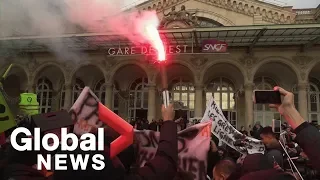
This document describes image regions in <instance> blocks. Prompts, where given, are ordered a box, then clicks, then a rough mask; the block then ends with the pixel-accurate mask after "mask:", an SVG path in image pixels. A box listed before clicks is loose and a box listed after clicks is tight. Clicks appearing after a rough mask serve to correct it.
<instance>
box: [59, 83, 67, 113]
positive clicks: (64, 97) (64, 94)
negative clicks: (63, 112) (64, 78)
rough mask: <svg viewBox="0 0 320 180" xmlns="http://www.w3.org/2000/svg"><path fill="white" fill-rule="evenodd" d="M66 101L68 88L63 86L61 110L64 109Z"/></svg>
mask: <svg viewBox="0 0 320 180" xmlns="http://www.w3.org/2000/svg"><path fill="white" fill-rule="evenodd" d="M65 99H66V87H65V85H62V88H61V93H60V109H63V108H64V101H65Z"/></svg>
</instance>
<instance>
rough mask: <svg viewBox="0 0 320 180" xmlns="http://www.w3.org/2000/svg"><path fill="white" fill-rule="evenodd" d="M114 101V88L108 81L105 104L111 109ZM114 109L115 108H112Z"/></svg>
mask: <svg viewBox="0 0 320 180" xmlns="http://www.w3.org/2000/svg"><path fill="white" fill-rule="evenodd" d="M112 101H113V89H112V84H109V83H107V84H106V96H105V100H104V102H105V106H107V107H108V108H109V109H112V108H113V107H112V104H113V103H112ZM112 110H113V109H112Z"/></svg>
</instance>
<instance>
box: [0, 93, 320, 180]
mask: <svg viewBox="0 0 320 180" xmlns="http://www.w3.org/2000/svg"><path fill="white" fill-rule="evenodd" d="M275 90H277V91H280V93H281V95H282V96H283V100H282V104H276V105H274V104H271V105H270V107H271V108H276V109H277V110H278V111H279V112H280V113H281V115H282V116H283V117H284V119H285V120H286V122H284V123H283V125H282V129H283V133H281V134H276V133H274V132H273V131H272V128H271V127H269V126H267V127H262V126H261V124H260V123H259V122H256V124H254V125H253V127H252V128H251V127H248V129H247V130H248V131H247V130H246V128H245V127H241V128H240V129H239V131H240V132H242V133H243V134H245V135H248V136H252V137H254V138H256V139H260V140H261V141H262V142H263V143H264V145H265V146H266V151H265V153H264V154H250V155H246V156H242V155H241V154H240V153H238V152H237V151H235V150H233V149H231V148H230V147H228V146H226V145H224V144H223V143H221V142H219V139H218V138H216V137H215V136H213V135H212V140H211V142H210V150H209V151H208V156H207V175H208V179H214V180H237V179H240V180H255V179H259V180H269V179H270V180H271V179H272V180H273V179H275V180H291V179H300V177H299V176H298V174H297V173H296V172H294V171H293V168H292V166H291V165H290V163H289V159H288V158H291V159H292V160H293V161H294V162H295V164H296V165H297V167H298V169H299V171H300V173H301V174H302V175H303V178H305V179H318V178H319V176H318V173H317V171H319V170H320V153H319V152H320V133H319V129H318V126H317V125H316V124H314V123H313V124H310V123H308V122H307V121H306V120H304V119H303V118H302V117H301V115H300V114H299V112H298V111H297V110H296V108H295V106H294V97H293V94H292V93H291V92H287V91H286V90H284V89H282V88H279V87H276V88H275ZM174 119H175V112H174V108H173V106H172V105H170V106H169V107H167V108H165V107H162V119H161V120H153V121H152V122H151V123H148V121H147V120H145V119H141V120H140V119H137V120H136V121H132V122H130V123H131V124H132V125H133V126H134V127H135V128H136V129H138V130H143V129H150V130H153V131H160V141H159V145H158V149H157V152H156V155H155V157H154V158H153V159H152V160H150V161H149V162H148V163H146V164H145V166H144V167H138V168H132V167H134V163H135V150H134V147H133V146H130V147H129V148H127V149H126V150H125V151H123V152H121V153H120V154H119V155H118V156H117V157H116V158H114V159H110V158H108V157H106V158H105V164H107V165H106V168H105V169H103V170H101V171H94V170H93V169H87V170H86V171H82V170H72V171H69V170H68V171H56V172H54V173H53V175H51V176H48V177H45V176H43V174H41V173H40V172H39V171H37V170H35V169H34V168H32V165H33V164H35V159H33V157H34V154H32V152H17V151H15V150H13V149H12V147H11V146H10V145H7V147H5V146H2V147H1V148H0V155H1V156H0V180H29V179H30V180H52V179H54V180H64V179H66V180H67V179H68V180H69V179H94V180H100V179H101V180H102V179H103V180H106V179H110V180H111V179H114V180H120V179H121V180H123V179H127V180H131V179H135V180H172V179H175V180H176V179H183V180H185V179H188V177H189V176H187V175H186V174H184V173H178V172H177V169H178V168H177V167H178V151H177V149H178V147H177V146H178V139H177V131H179V130H182V129H185V128H186V127H187V126H188V124H190V122H188V121H187V120H185V119H183V118H178V119H177V120H174ZM193 123H197V122H193ZM108 132H109V131H108ZM110 132H112V131H110ZM110 132H109V133H108V134H107V141H108V142H109V143H110V142H111V141H112V140H114V139H115V138H117V136H115V135H114V134H112V133H110ZM281 145H284V147H285V148H282V146H281ZM285 151H287V152H288V153H289V155H290V157H288V156H287V155H286V153H285ZM94 153H95V152H92V155H94ZM97 153H98V152H97ZM72 154H75V155H77V154H84V152H82V151H81V150H80V149H77V150H75V151H74V152H72ZM90 159H91V158H90ZM67 165H68V167H69V166H70V167H71V163H70V162H69V161H68V163H67ZM186 173H187V172H186Z"/></svg>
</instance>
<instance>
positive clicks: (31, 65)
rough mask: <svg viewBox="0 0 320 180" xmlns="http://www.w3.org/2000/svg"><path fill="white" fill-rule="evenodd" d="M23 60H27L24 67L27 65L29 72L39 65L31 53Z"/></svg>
mask: <svg viewBox="0 0 320 180" xmlns="http://www.w3.org/2000/svg"><path fill="white" fill-rule="evenodd" d="M25 62H27V64H26V67H28V70H29V71H30V72H33V71H34V70H35V69H36V68H37V67H38V66H39V65H40V63H39V62H38V61H37V60H36V58H35V57H34V56H33V55H32V54H28V61H25Z"/></svg>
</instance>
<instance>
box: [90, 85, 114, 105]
mask: <svg viewBox="0 0 320 180" xmlns="http://www.w3.org/2000/svg"><path fill="white" fill-rule="evenodd" d="M94 93H95V94H96V96H97V97H98V98H99V99H100V102H101V103H102V104H105V103H106V102H105V100H106V84H105V81H104V79H101V80H100V81H98V82H97V84H96V85H95V86H94ZM107 98H111V97H107Z"/></svg>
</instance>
